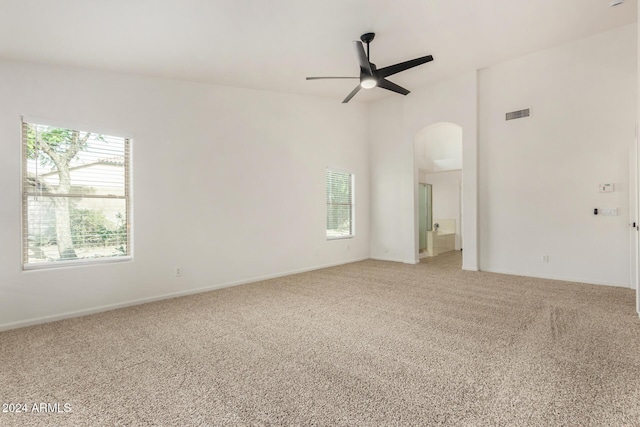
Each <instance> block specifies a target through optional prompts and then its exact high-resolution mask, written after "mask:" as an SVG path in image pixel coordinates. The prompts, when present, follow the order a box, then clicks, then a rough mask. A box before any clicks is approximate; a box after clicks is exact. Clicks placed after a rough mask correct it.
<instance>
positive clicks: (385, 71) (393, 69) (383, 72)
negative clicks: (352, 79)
mask: <svg viewBox="0 0 640 427" xmlns="http://www.w3.org/2000/svg"><path fill="white" fill-rule="evenodd" d="M431 61H433V56H431V55H427V56H423V57H422V58H416V59H412V60H410V61H405V62H400V63H398V64H395V65H389V66H388V67H384V68H380V69H379V70H378V75H379V76H380V77H383V78H384V77H389V76H392V75H394V74H396V73H399V72H400V71H404V70H408V69H409V68H413V67H417V66H418V65H422V64H426V63H427V62H431Z"/></svg>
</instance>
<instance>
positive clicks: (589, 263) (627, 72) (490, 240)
mask: <svg viewBox="0 0 640 427" xmlns="http://www.w3.org/2000/svg"><path fill="white" fill-rule="evenodd" d="M636 45H637V38H636V25H635V24H634V25H630V26H625V27H621V28H619V29H616V30H613V31H609V32H606V33H602V34H598V35H596V36H592V37H589V38H586V39H582V40H579V41H576V42H573V43H569V44H565V45H562V46H558V47H555V48H553V49H548V50H545V51H542V52H538V53H535V54H532V55H528V56H525V57H522V58H519V59H516V60H513V61H509V62H506V63H503V64H500V65H497V66H494V67H490V68H487V69H484V70H482V71H481V72H480V73H479V83H478V85H479V164H480V171H479V182H480V194H479V200H480V208H479V212H480V236H479V241H480V268H481V269H482V270H485V271H494V272H504V273H513V274H520V275H527V276H538V277H551V278H556V279H564V280H574V281H581V282H588V283H600V284H609V285H619V286H629V268H630V265H629V256H630V253H629V243H628V242H629V233H630V232H629V226H628V224H629V196H628V191H629V166H628V165H629V162H628V155H629V151H628V150H629V146H630V144H631V143H632V142H633V139H634V131H635V124H636V120H637V117H638V115H637V95H636V94H637V77H636V76H637V71H636V70H637V62H636V52H637V47H636ZM528 107H530V108H531V109H532V116H531V117H530V118H525V119H520V120H514V121H509V122H506V121H505V113H506V112H508V111H513V110H519V109H522V108H528ZM609 182H610V183H614V184H615V187H616V191H615V192H614V193H608V194H602V193H599V192H598V190H597V184H599V183H609ZM610 207H611V208H618V211H619V215H618V216H615V217H604V216H594V215H593V209H594V208H600V209H602V208H610ZM465 249H466V248H465ZM542 255H549V259H550V262H549V263H542V262H541V257H542Z"/></svg>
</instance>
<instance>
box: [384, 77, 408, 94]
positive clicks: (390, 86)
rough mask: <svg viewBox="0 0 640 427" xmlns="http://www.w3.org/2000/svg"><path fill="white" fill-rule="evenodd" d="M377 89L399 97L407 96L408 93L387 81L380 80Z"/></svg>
mask: <svg viewBox="0 0 640 427" xmlns="http://www.w3.org/2000/svg"><path fill="white" fill-rule="evenodd" d="M378 87H381V88H383V89H387V90H390V91H391V92H396V93H399V94H401V95H407V94H409V91H408V90H407V89H405V88H403V87H402V86H398V85H397V84H395V83H392V82H390V81H389V80H387V79H380V80H379V81H378Z"/></svg>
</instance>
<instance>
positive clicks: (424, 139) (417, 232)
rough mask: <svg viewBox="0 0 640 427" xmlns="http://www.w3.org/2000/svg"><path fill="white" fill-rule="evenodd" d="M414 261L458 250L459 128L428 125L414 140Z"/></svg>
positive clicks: (460, 193)
mask: <svg viewBox="0 0 640 427" xmlns="http://www.w3.org/2000/svg"><path fill="white" fill-rule="evenodd" d="M414 172H415V173H414V176H415V179H414V189H415V192H416V194H417V197H416V200H417V203H416V207H415V217H416V219H417V221H415V224H414V225H415V227H414V228H415V229H414V236H415V250H416V260H418V259H420V258H424V257H433V256H437V255H439V254H441V253H443V252H448V251H452V250H462V247H463V244H464V240H463V235H462V200H463V198H462V127H461V126H459V125H457V124H455V123H450V122H439V123H434V124H432V125H429V126H427V127H425V128H424V129H422V130H421V131H419V132H418V133H416V135H415V137H414Z"/></svg>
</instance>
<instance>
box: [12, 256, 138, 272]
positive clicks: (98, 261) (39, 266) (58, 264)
mask: <svg viewBox="0 0 640 427" xmlns="http://www.w3.org/2000/svg"><path fill="white" fill-rule="evenodd" d="M127 261H133V257H132V256H119V257H108V258H107V257H105V258H88V259H79V260H69V261H51V262H39V263H33V264H23V265H22V271H36V270H49V269H54V268H64V267H81V266H86V265H104V264H113V263H118V262H127Z"/></svg>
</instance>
